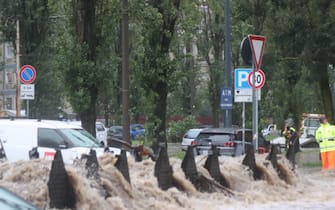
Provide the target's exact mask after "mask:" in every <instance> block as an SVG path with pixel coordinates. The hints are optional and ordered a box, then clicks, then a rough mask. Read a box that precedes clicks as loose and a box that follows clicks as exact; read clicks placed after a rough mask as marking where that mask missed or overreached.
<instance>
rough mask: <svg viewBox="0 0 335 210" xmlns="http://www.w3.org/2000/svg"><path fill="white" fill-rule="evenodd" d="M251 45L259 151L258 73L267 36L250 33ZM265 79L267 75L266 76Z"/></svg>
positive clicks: (255, 127) (253, 108)
mask: <svg viewBox="0 0 335 210" xmlns="http://www.w3.org/2000/svg"><path fill="white" fill-rule="evenodd" d="M248 37H249V42H250V46H251V51H252V55H253V58H254V62H253V68H252V69H253V73H252V130H253V137H254V143H255V149H256V151H258V129H257V128H258V101H257V92H256V73H255V72H257V71H258V70H259V69H260V67H261V64H262V58H263V51H264V44H265V37H264V36H258V35H248ZM264 80H265V77H264Z"/></svg>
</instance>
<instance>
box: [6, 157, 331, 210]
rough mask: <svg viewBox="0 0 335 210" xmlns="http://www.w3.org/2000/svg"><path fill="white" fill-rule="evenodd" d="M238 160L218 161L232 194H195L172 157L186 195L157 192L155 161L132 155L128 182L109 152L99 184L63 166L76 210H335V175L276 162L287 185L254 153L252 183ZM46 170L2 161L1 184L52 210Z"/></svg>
mask: <svg viewBox="0 0 335 210" xmlns="http://www.w3.org/2000/svg"><path fill="white" fill-rule="evenodd" d="M205 160H206V158H205V157H201V156H197V157H196V163H197V169H198V172H199V173H201V174H205V175H206V173H207V171H206V170H205V169H204V168H203V165H204V163H205ZM242 160H243V157H237V158H232V157H225V156H220V157H219V162H220V170H221V173H222V175H223V176H224V177H225V178H226V179H227V181H228V182H229V184H230V188H231V190H232V192H233V194H232V195H225V194H223V193H217V192H216V193H204V192H198V191H197V190H196V189H195V187H194V186H193V185H192V183H191V182H190V181H189V180H188V179H186V178H185V175H184V173H183V170H182V169H181V162H182V160H179V159H175V158H170V164H171V165H172V168H173V176H174V178H175V180H178V182H180V184H181V185H183V186H184V189H185V191H179V190H178V189H177V188H170V189H168V190H167V191H163V190H161V189H160V188H159V187H158V183H157V179H156V177H155V176H154V167H155V162H153V161H151V160H150V159H148V160H144V161H142V162H135V161H134V160H133V158H132V157H131V156H129V157H128V165H129V174H130V181H131V183H130V184H129V183H128V182H127V181H126V180H125V179H124V178H123V176H122V174H121V173H120V172H119V171H118V169H117V168H116V167H114V163H115V162H116V158H115V157H114V156H112V155H111V154H106V155H104V156H103V157H102V158H100V159H99V165H100V168H101V169H100V170H99V174H100V180H99V181H97V180H95V179H93V178H87V177H86V174H87V172H86V170H85V168H84V167H83V166H82V165H80V164H78V165H66V166H65V168H66V171H67V173H68V175H69V176H70V180H71V183H72V185H73V186H74V190H75V196H76V209H77V210H95V209H96V210H104V209H105V210H111V209H116V210H128V209H131V210H151V209H152V210H176V209H178V210H183V209H185V210H203V209H206V210H221V209H222V210H227V209H228V210H229V209H236V210H237V209H238V210H241V209H242V210H243V209H254V210H256V209H262V210H267V209H269V210H270V209H271V210H288V209H297V210H300V209H304V210H305V209H311V210H312V209H313V210H314V209H321V210H325V209H327V210H328V209H329V210H333V209H335V173H334V172H321V171H320V170H306V169H302V168H299V167H298V168H296V170H295V172H292V171H291V170H290V168H289V164H288V162H286V161H285V159H280V160H279V162H280V164H282V165H283V167H285V168H287V172H288V173H289V176H290V183H289V184H288V182H287V181H284V180H282V179H280V178H279V177H278V175H277V173H276V172H275V170H274V169H273V168H272V167H271V164H269V163H268V162H267V161H266V160H265V155H261V154H257V155H256V162H257V164H258V165H262V168H263V170H264V171H265V172H266V178H265V179H264V180H258V181H255V180H253V177H252V174H251V173H250V171H249V170H248V168H247V167H246V166H243V165H242ZM264 163H265V165H264ZM50 169H51V161H48V160H31V161H19V162H13V163H9V162H4V163H1V164H0V185H1V186H4V187H7V188H8V189H10V190H12V191H14V192H15V193H17V194H18V195H20V196H22V197H23V198H25V199H27V200H29V201H31V202H32V203H33V204H34V205H36V206H37V207H39V208H40V209H51V208H50V207H49V195H48V186H47V182H48V179H49V172H50ZM207 175H208V174H207ZM208 176H209V175H208ZM101 185H104V186H105V189H107V190H108V192H109V194H110V195H111V196H110V197H108V198H106V199H105V198H104V192H103V190H102V188H101Z"/></svg>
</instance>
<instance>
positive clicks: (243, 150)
mask: <svg viewBox="0 0 335 210" xmlns="http://www.w3.org/2000/svg"><path fill="white" fill-rule="evenodd" d="M242 104H243V105H242V146H243V148H242V153H243V154H244V153H245V102H243V103H242Z"/></svg>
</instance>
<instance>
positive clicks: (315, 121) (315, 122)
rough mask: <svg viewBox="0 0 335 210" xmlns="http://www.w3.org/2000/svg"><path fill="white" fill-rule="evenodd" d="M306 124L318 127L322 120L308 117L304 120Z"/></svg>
mask: <svg viewBox="0 0 335 210" xmlns="http://www.w3.org/2000/svg"><path fill="white" fill-rule="evenodd" d="M304 126H306V127H315V128H317V127H319V126H320V121H319V119H307V120H305V122H304Z"/></svg>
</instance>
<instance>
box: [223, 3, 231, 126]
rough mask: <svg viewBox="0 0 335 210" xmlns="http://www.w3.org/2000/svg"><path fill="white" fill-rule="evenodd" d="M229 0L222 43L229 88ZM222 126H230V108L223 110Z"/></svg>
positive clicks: (225, 11)
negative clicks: (223, 41)
mask: <svg viewBox="0 0 335 210" xmlns="http://www.w3.org/2000/svg"><path fill="white" fill-rule="evenodd" d="M229 13H230V12H229V0H225V5H224V18H225V43H224V59H225V69H226V72H225V73H226V74H225V75H226V87H227V88H231V78H230V77H231V42H230V14H229ZM224 112H225V116H224V127H225V128H231V127H232V109H226V110H224Z"/></svg>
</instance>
